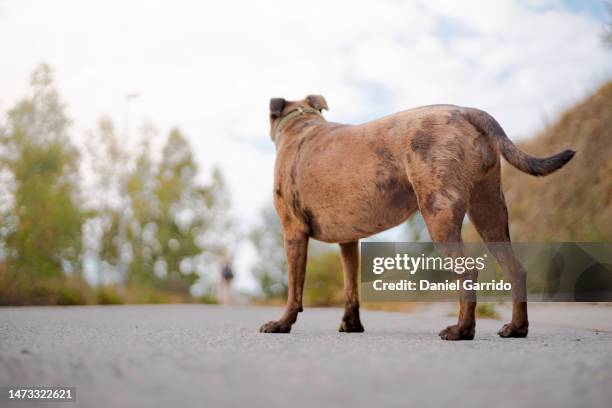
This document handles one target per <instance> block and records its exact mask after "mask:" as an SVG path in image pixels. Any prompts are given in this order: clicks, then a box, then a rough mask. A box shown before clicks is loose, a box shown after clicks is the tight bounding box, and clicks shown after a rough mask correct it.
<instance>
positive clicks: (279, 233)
mask: <svg viewBox="0 0 612 408" xmlns="http://www.w3.org/2000/svg"><path fill="white" fill-rule="evenodd" d="M250 238H251V241H252V243H253V245H254V246H255V250H256V252H257V261H256V262H255V266H254V267H253V270H252V273H253V276H254V277H255V279H257V281H258V282H259V287H260V289H261V292H262V294H263V295H264V297H266V298H274V297H284V296H286V295H287V259H286V258H285V248H284V238H283V230H282V227H281V223H280V220H279V219H278V215H277V214H276V211H275V210H274V207H271V206H270V207H266V208H264V209H263V211H262V213H261V223H260V225H258V226H257V227H255V228H254V229H253V230H252V231H251V234H250Z"/></svg>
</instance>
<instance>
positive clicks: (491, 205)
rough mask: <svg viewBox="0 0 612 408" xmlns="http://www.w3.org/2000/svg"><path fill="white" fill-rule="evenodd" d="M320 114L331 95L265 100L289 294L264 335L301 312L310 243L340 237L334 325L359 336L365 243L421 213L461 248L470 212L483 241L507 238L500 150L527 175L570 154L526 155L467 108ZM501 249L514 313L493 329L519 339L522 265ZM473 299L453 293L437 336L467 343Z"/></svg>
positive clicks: (435, 235)
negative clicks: (454, 308) (453, 304)
mask: <svg viewBox="0 0 612 408" xmlns="http://www.w3.org/2000/svg"><path fill="white" fill-rule="evenodd" d="M323 109H326V110H327V109H328V107H327V102H326V101H325V99H324V98H323V97H322V96H320V95H310V96H308V97H307V98H306V99H304V100H301V101H286V100H284V99H281V98H274V99H272V100H271V101H270V126H271V130H270V135H271V137H272V140H273V141H274V143H275V144H276V150H277V157H276V166H275V180H274V205H275V207H276V210H277V212H278V215H279V217H280V220H281V223H282V225H283V229H284V235H285V251H286V255H287V261H288V264H289V272H288V284H289V291H288V292H289V293H288V296H287V306H286V310H285V312H284V314H283V316H282V317H281V318H280V320H278V321H272V322H269V323H266V324H264V325H263V326H262V327H261V329H260V331H261V332H265V333H288V332H289V331H290V330H291V325H292V324H293V323H295V321H296V319H297V314H298V312H301V311H302V292H303V288H304V275H305V269H306V256H307V247H308V239H309V238H311V237H312V238H314V239H317V240H320V241H325V242H337V243H339V244H340V249H341V253H342V268H343V272H344V292H345V298H346V304H345V312H344V317H343V318H342V323H341V325H340V331H343V332H362V331H363V326H362V325H361V321H360V319H359V295H358V290H357V276H358V267H359V252H358V241H359V239H360V238H365V237H368V236H370V235H372V234H376V233H378V232H381V231H384V230H386V229H388V228H391V227H394V226H396V225H398V224H400V223H402V222H404V221H405V220H406V219H407V218H408V217H410V216H411V215H412V214H414V213H415V212H416V211H417V210H419V211H421V214H422V215H423V217H424V219H425V222H426V224H427V228H428V230H429V234H430V236H431V239H432V240H433V241H434V242H444V243H457V248H458V251H461V226H462V221H463V218H464V216H465V214H466V212H467V214H468V216H469V217H470V219H471V221H472V223H473V224H474V226H475V227H476V229H477V230H478V232H479V234H480V235H481V236H482V238H483V240H484V241H485V242H487V243H490V242H504V243H509V242H510V234H509V231H508V211H507V208H506V203H505V201H504V195H503V193H502V190H501V166H500V157H499V156H500V153H501V155H502V156H503V157H504V158H505V159H506V160H507V161H508V162H509V163H510V164H512V165H513V166H515V167H516V168H518V169H519V170H521V171H523V172H525V173H528V174H531V175H534V176H545V175H547V174H550V173H552V172H553V171H555V170H557V169H559V168H561V167H562V166H563V165H564V164H565V163H567V162H568V161H569V160H570V159H571V158H572V157H573V155H574V153H575V152H574V151H572V150H566V151H564V152H562V153H559V154H557V155H554V156H551V157H548V158H545V159H539V158H534V157H531V156H529V155H527V154H525V153H524V152H522V151H521V150H519V149H518V148H517V147H516V146H515V145H514V144H513V143H512V142H511V141H510V140H509V139H508V137H507V136H506V134H505V133H504V131H503V129H502V128H501V126H500V125H499V124H498V123H497V121H496V120H495V119H494V118H493V117H491V116H490V115H489V114H487V113H486V112H483V111H481V110H478V109H473V108H464V107H459V106H453V105H432V106H423V107H419V108H415V109H410V110H407V111H403V112H399V113H395V114H393V115H389V116H386V117H384V118H382V119H377V120H374V121H371V122H368V123H365V124H362V125H357V126H352V125H344V124H339V123H331V122H327V121H326V120H325V119H324V118H323V116H322V115H321V111H322V110H323ZM501 248H502V249H497V250H496V251H495V252H494V254H495V256H496V257H497V259H498V261H499V262H500V265H501V266H502V268H503V269H504V272H505V273H506V274H507V275H508V276H509V277H510V281H511V282H512V286H513V310H512V321H511V322H510V323H509V324H506V325H504V327H503V328H502V329H501V330H500V331H499V335H500V336H502V337H524V336H526V335H527V330H528V326H529V322H528V320H527V302H526V295H525V283H524V282H525V272H524V270H523V268H522V266H521V265H520V263H519V262H518V261H517V260H516V259H515V257H514V255H513V253H512V250H511V248H510V246H509V245H503V246H502V247H501ZM454 255H458V254H454ZM464 275H466V274H464ZM466 276H469V275H466ZM475 306H476V302H475V297H470V294H469V293H463V292H460V312H459V319H458V322H457V324H456V325H454V326H449V327H447V328H446V329H444V330H443V331H442V332H440V336H441V337H442V338H443V339H445V340H462V339H472V338H473V337H474V329H475V318H474V309H475Z"/></svg>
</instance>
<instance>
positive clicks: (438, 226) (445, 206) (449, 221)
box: [419, 192, 478, 340]
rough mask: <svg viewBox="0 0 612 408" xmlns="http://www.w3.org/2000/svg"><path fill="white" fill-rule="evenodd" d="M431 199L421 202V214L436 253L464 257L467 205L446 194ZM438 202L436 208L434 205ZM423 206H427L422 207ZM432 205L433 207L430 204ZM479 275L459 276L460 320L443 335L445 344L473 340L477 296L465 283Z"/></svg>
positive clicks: (445, 330) (474, 271)
mask: <svg viewBox="0 0 612 408" xmlns="http://www.w3.org/2000/svg"><path fill="white" fill-rule="evenodd" d="M426 197H427V199H424V200H421V199H419V207H422V208H421V214H422V215H423V218H424V219H425V223H426V224H427V229H428V230H429V235H430V236H431V239H432V241H433V242H434V243H439V244H441V245H436V249H438V250H439V251H440V252H442V253H443V254H444V255H445V256H450V257H452V258H456V257H462V256H463V242H462V241H461V226H462V223H463V217H464V216H465V211H466V205H465V203H464V202H463V201H462V200H461V198H454V200H451V199H449V198H448V197H449V195H448V194H445V193H436V192H430V193H429V194H426ZM432 202H435V205H433V204H432ZM421 203H423V204H421ZM428 203H429V204H428ZM477 278H478V277H477V271H476V270H470V271H465V272H464V273H463V274H461V275H459V277H458V280H459V283H460V285H459V287H460V290H459V319H458V321H457V324H455V325H453V326H448V327H447V328H446V329H444V330H442V331H441V332H440V333H439V335H440V337H441V338H442V339H443V340H472V339H473V338H474V334H475V329H476V319H475V316H474V315H475V313H474V311H475V309H476V292H475V291H473V290H466V289H464V287H463V281H465V280H473V281H476V280H477Z"/></svg>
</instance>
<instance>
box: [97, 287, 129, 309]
mask: <svg viewBox="0 0 612 408" xmlns="http://www.w3.org/2000/svg"><path fill="white" fill-rule="evenodd" d="M96 303H97V304H99V305H120V304H122V303H124V301H123V297H122V296H121V293H119V290H118V289H117V288H116V287H114V286H100V287H98V288H96Z"/></svg>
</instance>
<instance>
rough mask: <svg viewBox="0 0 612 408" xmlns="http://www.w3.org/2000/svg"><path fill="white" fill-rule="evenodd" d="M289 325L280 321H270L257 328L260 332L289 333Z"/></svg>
mask: <svg viewBox="0 0 612 408" xmlns="http://www.w3.org/2000/svg"><path fill="white" fill-rule="evenodd" d="M290 331H291V325H290V324H286V323H283V322H282V321H271V322H268V323H266V324H264V325H262V326H261V327H260V328H259V332H260V333H289V332H290Z"/></svg>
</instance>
